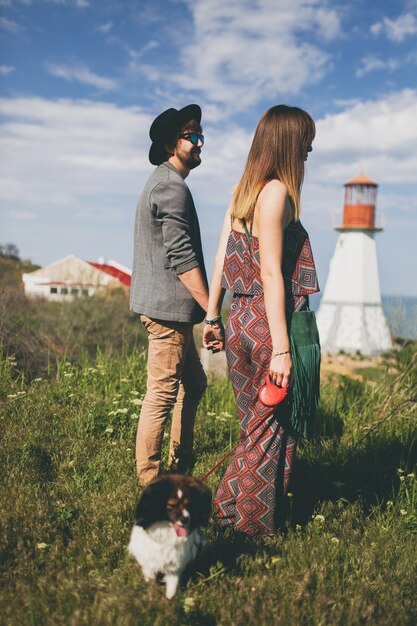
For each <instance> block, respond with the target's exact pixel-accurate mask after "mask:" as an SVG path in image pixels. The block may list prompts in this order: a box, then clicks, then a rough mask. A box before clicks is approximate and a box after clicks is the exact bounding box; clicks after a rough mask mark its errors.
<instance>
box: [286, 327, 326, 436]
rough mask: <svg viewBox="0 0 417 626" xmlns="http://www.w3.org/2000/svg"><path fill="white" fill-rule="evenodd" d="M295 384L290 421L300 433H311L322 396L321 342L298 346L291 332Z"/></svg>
mask: <svg viewBox="0 0 417 626" xmlns="http://www.w3.org/2000/svg"><path fill="white" fill-rule="evenodd" d="M290 345H291V359H292V362H293V372H294V384H293V387H292V410H291V417H290V423H291V426H292V428H293V429H294V430H295V431H296V432H297V433H298V434H300V435H303V436H307V435H309V434H311V431H312V428H313V424H314V419H315V416H316V411H317V405H318V402H319V397H320V344H318V343H314V344H310V345H306V346H298V347H297V346H296V344H295V341H294V338H293V336H292V334H291V333H290Z"/></svg>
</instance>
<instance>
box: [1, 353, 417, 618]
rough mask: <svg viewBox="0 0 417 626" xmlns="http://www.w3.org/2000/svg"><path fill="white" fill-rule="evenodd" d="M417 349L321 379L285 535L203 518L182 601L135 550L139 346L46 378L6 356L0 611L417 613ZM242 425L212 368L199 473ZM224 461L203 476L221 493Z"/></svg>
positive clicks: (61, 363)
mask: <svg viewBox="0 0 417 626" xmlns="http://www.w3.org/2000/svg"><path fill="white" fill-rule="evenodd" d="M416 354H417V351H416V347H415V344H413V343H412V342H410V343H407V344H405V345H403V346H402V348H401V349H400V350H399V351H398V352H396V353H394V354H393V355H392V356H390V360H389V361H387V362H386V363H385V364H384V363H380V364H379V365H378V366H377V369H378V375H375V372H373V373H372V376H369V380H368V378H367V372H366V370H364V376H363V377H362V379H357V377H355V378H351V377H349V376H347V375H345V376H341V375H333V376H332V375H327V376H326V379H325V382H324V383H323V385H322V395H321V402H320V411H319V416H318V423H317V433H316V436H315V437H314V438H313V439H312V440H310V441H308V442H303V443H301V444H300V446H299V452H298V459H297V464H296V467H295V475H294V480H293V484H292V487H291V489H292V493H291V494H290V495H289V496H288V497H286V498H285V499H283V501H282V517H283V530H282V532H281V533H277V534H276V535H275V536H270V537H267V538H264V539H262V540H258V541H243V540H242V539H240V538H239V537H236V536H235V535H234V534H233V533H232V532H230V533H226V534H219V533H218V532H217V531H215V529H214V528H213V527H211V526H210V527H209V528H208V529H207V530H206V531H205V536H206V538H207V548H206V551H205V553H204V554H203V555H202V556H201V557H200V558H199V560H198V561H197V563H196V564H195V567H194V568H193V569H192V570H191V571H190V572H188V575H187V576H186V579H185V580H184V583H183V586H182V589H181V590H180V592H179V593H178V594H177V596H176V597H175V598H174V600H171V601H168V600H166V599H165V597H164V590H163V588H161V587H160V586H158V585H157V584H146V583H145V582H144V580H143V578H142V574H141V572H140V569H139V567H138V566H137V564H136V563H135V562H134V561H133V560H131V559H130V558H129V557H128V555H127V553H126V545H127V543H128V540H129V534H130V530H131V525H132V517H133V511H134V507H135V504H136V500H137V496H138V492H137V487H136V484H135V464H134V440H135V431H136V424H137V417H138V413H139V412H140V405H141V399H142V397H143V394H144V390H145V378H146V368H145V355H144V352H143V350H142V349H141V348H140V347H136V348H134V347H133V348H131V349H129V350H125V352H124V353H122V351H120V350H119V351H111V352H109V351H108V350H104V349H103V351H98V353H97V355H96V357H95V358H93V359H92V358H91V355H90V357H89V356H87V353H86V354H85V355H84V356H83V355H82V354H79V355H78V357H77V359H76V360H73V362H72V363H71V362H70V361H69V360H68V359H67V358H66V357H65V355H63V356H62V358H60V359H59V358H58V359H57V360H56V361H55V367H54V368H53V371H51V370H50V373H49V375H48V373H47V371H48V370H47V369H45V371H44V372H43V373H42V374H41V375H37V376H36V377H34V376H28V374H27V371H26V369H25V368H24V367H20V364H19V363H18V362H17V361H16V359H15V358H14V357H13V356H6V355H5V354H4V355H3V357H2V359H1V365H0V381H1V382H0V401H1V410H0V429H1V433H2V445H1V452H0V483H1V487H0V489H1V491H0V526H1V528H0V562H1V577H0V623H1V624H4V625H10V626H16V625H19V626H20V625H25V626H26V625H44V624H45V625H51V626H52V625H54V626H55V625H63V624H68V625H74V626H75V625H79V624H88V625H90V624H92V625H96V624H97V625H98V624H103V625H104V624H112V625H113V626H119V625H120V626H125V625H126V626H127V625H132V626H147V625H149V626H151V625H152V626H153V625H161V626H162V625H163V626H165V625H168V624H169V625H178V626H179V625H188V624H190V625H191V624H193V625H199V624H202V625H203V624H204V625H207V626H211V625H215V624H218V625H224V626H226V625H229V624H230V625H242V626H244V625H245V626H246V625H252V624H253V625H256V626H261V625H264V624H265V625H266V624H268V625H275V624H276V625H285V626H292V625H299V624H302V625H312V626H313V625H314V626H319V625H324V624H331V625H333V624H340V625H356V624H358V625H359V624H378V625H384V626H397V625H398V626H400V625H409V626H411V625H413V624H415V623H416V619H417V598H416V588H417V557H416V532H417V482H416V460H417V424H416V404H415V403H416V387H417V385H416V383H417V362H416V359H417V357H416ZM388 365H389V367H388ZM38 374H39V372H38ZM237 431H238V429H237V421H236V413H235V406H234V400H233V395H232V392H231V388H230V386H229V384H228V383H225V382H222V381H215V382H213V383H212V384H211V385H210V386H209V389H208V391H207V393H206V395H205V398H204V400H203V401H202V403H201V405H200V408H199V416H198V420H197V426H196V447H195V460H196V463H195V468H194V474H195V475H196V476H199V475H200V476H201V475H202V474H204V472H205V471H207V470H208V469H209V468H210V467H211V466H212V465H214V463H215V462H216V460H218V459H219V458H220V457H221V456H222V454H224V453H225V452H226V451H227V450H228V449H230V447H231V446H233V445H234V442H235V441H236V436H237ZM165 443H167V439H165ZM166 453H167V450H166V448H165V449H164V455H165V456H166ZM222 471H223V469H221V470H219V471H217V472H216V473H215V475H213V476H212V477H210V479H209V484H210V487H211V488H212V489H213V490H215V489H216V487H217V485H218V482H219V480H220V477H221V474H222Z"/></svg>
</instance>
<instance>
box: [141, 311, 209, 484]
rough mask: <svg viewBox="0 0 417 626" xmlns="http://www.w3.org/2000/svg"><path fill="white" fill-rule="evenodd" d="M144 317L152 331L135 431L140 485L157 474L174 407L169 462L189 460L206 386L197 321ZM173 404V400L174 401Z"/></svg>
mask: <svg viewBox="0 0 417 626" xmlns="http://www.w3.org/2000/svg"><path fill="white" fill-rule="evenodd" d="M140 321H141V322H142V324H143V326H144V327H145V329H146V331H147V333H148V341H149V346H148V380H147V391H146V395H145V398H144V400H143V404H142V410H141V413H140V418H139V424H138V430H137V435H136V469H137V475H138V481H139V484H140V485H146V484H147V483H148V482H149V481H151V480H152V478H154V477H155V476H157V475H158V472H159V466H160V462H161V448H162V438H163V435H164V430H165V425H166V421H167V418H168V414H169V411H170V409H171V408H172V407H174V410H173V413H172V425H171V439H170V450H169V462H170V464H172V465H173V466H175V465H178V464H179V466H180V467H181V465H182V464H184V463H185V464H186V463H187V462H189V461H191V456H192V451H193V440H194V420H195V414H196V411H197V406H198V403H199V400H200V398H201V396H202V395H203V393H204V391H205V389H206V387H207V378H206V375H205V373H204V370H203V366H202V365H201V361H200V358H199V356H198V353H197V348H196V345H195V342H194V337H193V324H191V323H185V322H167V321H161V320H153V319H150V318H149V317H147V316H146V315H141V316H140ZM174 405H175V406H174Z"/></svg>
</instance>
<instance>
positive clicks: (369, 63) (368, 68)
mask: <svg viewBox="0 0 417 626" xmlns="http://www.w3.org/2000/svg"><path fill="white" fill-rule="evenodd" d="M403 63H404V61H400V59H393V58H391V59H386V60H383V59H380V58H378V57H376V56H373V55H371V56H366V57H364V58H363V59H362V60H361V67H359V68H358V69H357V70H356V72H355V76H356V77H357V78H361V77H362V76H365V74H368V73H369V72H373V71H375V70H389V71H394V70H396V69H398V68H399V67H401V65H402V64H403Z"/></svg>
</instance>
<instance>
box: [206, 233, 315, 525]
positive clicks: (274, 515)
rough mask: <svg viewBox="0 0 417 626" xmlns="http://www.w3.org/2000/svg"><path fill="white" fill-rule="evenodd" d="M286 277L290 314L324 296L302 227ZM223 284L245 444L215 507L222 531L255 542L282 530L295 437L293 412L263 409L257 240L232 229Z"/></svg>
mask: <svg viewBox="0 0 417 626" xmlns="http://www.w3.org/2000/svg"><path fill="white" fill-rule="evenodd" d="M282 273H283V277H284V284H285V302H286V310H287V313H288V314H291V312H293V311H301V310H303V309H306V308H308V295H309V294H311V293H315V292H317V291H319V286H318V282H317V275H316V270H315V266H314V259H313V255H312V251H311V246H310V241H309V238H308V234H307V232H306V230H305V229H304V227H303V226H302V225H301V223H300V222H299V221H298V222H294V221H293V222H291V223H290V224H289V225H288V226H287V228H286V229H285V231H284V246H283V262H282ZM221 284H222V287H224V288H225V289H227V290H229V291H232V292H233V300H232V304H231V307H230V311H229V317H228V320H227V324H226V357H227V363H228V366H229V371H230V378H231V382H232V386H233V391H234V394H235V398H236V404H237V408H238V413H239V421H240V442H239V444H238V447H237V448H236V452H235V454H234V457H233V460H232V461H231V463H230V465H229V466H228V468H227V470H226V472H225V474H224V477H223V479H222V481H221V483H220V486H219V489H218V491H217V494H216V497H215V499H214V504H213V515H214V519H215V520H216V522H217V523H218V524H219V525H220V526H228V525H234V526H235V527H236V529H237V530H238V531H240V532H243V533H246V534H248V535H251V536H253V537H257V536H260V535H263V534H267V533H272V532H274V531H275V530H276V529H277V526H278V510H277V508H278V506H277V505H278V498H279V496H280V495H281V494H282V493H284V494H285V493H287V490H288V482H289V479H290V475H291V468H292V464H293V461H294V455H295V448H296V440H295V439H294V438H293V437H292V436H291V435H290V434H289V433H288V432H287V430H288V429H287V428H286V427H285V422H286V419H285V418H286V415H287V414H288V410H289V407H288V405H287V406H286V407H283V405H278V407H266V406H264V405H263V404H262V403H261V402H260V401H259V399H258V391H259V389H260V387H261V385H262V383H263V381H264V380H265V376H266V373H267V372H268V370H269V365H270V361H271V353H272V343H271V335H270V332H269V325H268V320H267V316H266V311H265V302H264V295H263V287H262V281H261V278H260V258H259V245H258V239H257V238H256V237H254V236H251V243H250V245H249V242H248V239H247V238H246V236H245V233H241V232H239V231H236V230H233V229H232V230H231V233H230V235H229V239H228V243H227V248H226V255H225V261H224V267H223V275H222V282H221Z"/></svg>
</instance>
